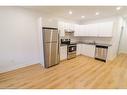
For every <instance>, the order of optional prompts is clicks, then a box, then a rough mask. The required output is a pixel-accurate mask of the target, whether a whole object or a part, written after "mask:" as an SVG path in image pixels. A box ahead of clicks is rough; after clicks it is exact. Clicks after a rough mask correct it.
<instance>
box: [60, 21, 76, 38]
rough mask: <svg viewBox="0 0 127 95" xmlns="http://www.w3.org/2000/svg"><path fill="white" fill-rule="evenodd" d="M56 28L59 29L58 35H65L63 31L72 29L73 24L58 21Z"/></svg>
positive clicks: (73, 27)
mask: <svg viewBox="0 0 127 95" xmlns="http://www.w3.org/2000/svg"><path fill="white" fill-rule="evenodd" d="M58 29H59V31H60V36H65V31H66V32H70V31H74V29H75V24H72V23H65V22H58Z"/></svg>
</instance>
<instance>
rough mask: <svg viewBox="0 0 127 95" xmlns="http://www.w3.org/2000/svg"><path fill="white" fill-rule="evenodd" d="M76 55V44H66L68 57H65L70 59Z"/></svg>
mask: <svg viewBox="0 0 127 95" xmlns="http://www.w3.org/2000/svg"><path fill="white" fill-rule="evenodd" d="M74 57H76V45H69V46H68V57H67V59H71V58H74Z"/></svg>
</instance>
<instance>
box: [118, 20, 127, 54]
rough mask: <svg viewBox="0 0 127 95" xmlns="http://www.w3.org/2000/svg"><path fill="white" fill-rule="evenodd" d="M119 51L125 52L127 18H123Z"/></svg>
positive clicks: (126, 48) (126, 46)
mask: <svg viewBox="0 0 127 95" xmlns="http://www.w3.org/2000/svg"><path fill="white" fill-rule="evenodd" d="M119 53H127V20H126V19H124V28H123V33H122V35H121V41H120V48H119Z"/></svg>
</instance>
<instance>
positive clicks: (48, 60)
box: [44, 43, 59, 68]
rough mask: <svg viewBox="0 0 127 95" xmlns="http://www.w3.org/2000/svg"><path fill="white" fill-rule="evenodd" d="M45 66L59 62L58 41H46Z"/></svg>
mask: <svg viewBox="0 0 127 95" xmlns="http://www.w3.org/2000/svg"><path fill="white" fill-rule="evenodd" d="M44 49H45V51H44V53H45V56H44V57H45V67H46V68H48V67H51V66H53V65H56V64H58V63H59V55H58V54H59V53H58V52H59V47H58V43H45V44H44Z"/></svg>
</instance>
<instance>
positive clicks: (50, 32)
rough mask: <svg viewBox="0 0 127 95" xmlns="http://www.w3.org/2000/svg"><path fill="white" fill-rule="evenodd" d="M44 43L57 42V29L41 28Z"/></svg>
mask: <svg viewBox="0 0 127 95" xmlns="http://www.w3.org/2000/svg"><path fill="white" fill-rule="evenodd" d="M43 35H44V43H51V42H58V30H56V29H43Z"/></svg>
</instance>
